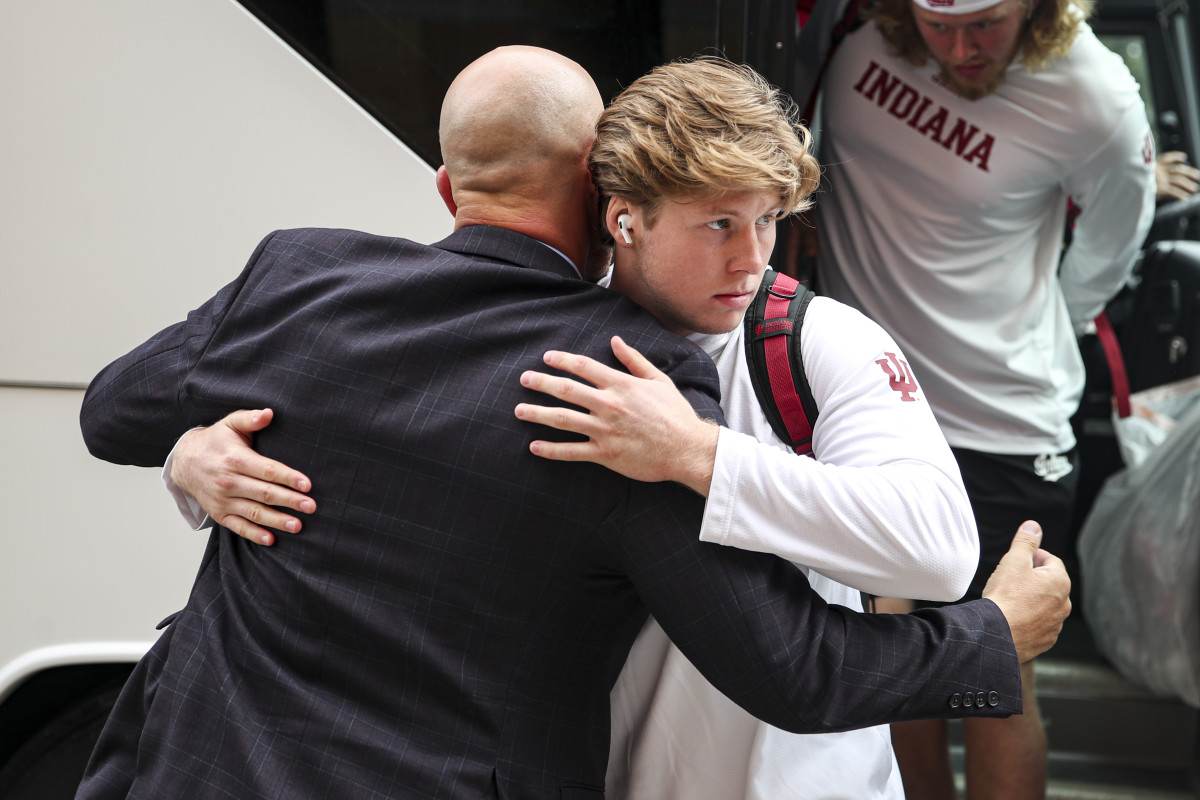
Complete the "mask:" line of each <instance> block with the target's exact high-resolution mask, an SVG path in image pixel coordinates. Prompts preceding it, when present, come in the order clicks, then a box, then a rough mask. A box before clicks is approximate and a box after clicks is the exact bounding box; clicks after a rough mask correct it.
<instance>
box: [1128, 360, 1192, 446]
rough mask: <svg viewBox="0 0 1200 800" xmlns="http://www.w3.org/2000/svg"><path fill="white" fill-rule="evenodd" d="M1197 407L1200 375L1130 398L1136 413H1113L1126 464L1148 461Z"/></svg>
mask: <svg viewBox="0 0 1200 800" xmlns="http://www.w3.org/2000/svg"><path fill="white" fill-rule="evenodd" d="M1197 404H1200V375H1196V376H1195V377H1191V378H1187V379H1185V380H1182V381H1175V382H1173V383H1167V384H1163V385H1162V386H1155V387H1154V388H1152V389H1145V390H1143V391H1140V392H1136V393H1134V394H1131V395H1129V405H1130V410H1131V412H1132V413H1131V414H1130V415H1129V416H1128V417H1122V416H1120V415H1119V414H1118V413H1117V412H1116V411H1115V410H1114V411H1113V429H1114V430H1115V431H1116V434H1117V445H1118V446H1119V447H1120V450H1121V459H1122V460H1123V461H1124V462H1125V465H1126V466H1128V467H1135V466H1137V465H1138V464H1141V463H1142V462H1143V461H1145V460H1146V456H1148V455H1149V454H1150V452H1151V451H1152V450H1153V449H1154V448H1156V447H1158V446H1159V445H1160V444H1162V443H1163V442H1165V441H1166V439H1167V436H1168V435H1169V434H1170V433H1171V431H1173V430H1175V426H1176V424H1177V423H1178V420H1179V418H1180V417H1182V416H1183V415H1184V414H1186V413H1187V411H1188V409H1190V408H1192V407H1193V406H1195V405H1197Z"/></svg>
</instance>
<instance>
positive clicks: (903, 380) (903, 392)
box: [875, 353, 920, 403]
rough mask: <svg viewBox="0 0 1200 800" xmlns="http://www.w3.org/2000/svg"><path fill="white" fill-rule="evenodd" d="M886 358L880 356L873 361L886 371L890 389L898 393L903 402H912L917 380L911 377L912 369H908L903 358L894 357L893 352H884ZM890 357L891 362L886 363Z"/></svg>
mask: <svg viewBox="0 0 1200 800" xmlns="http://www.w3.org/2000/svg"><path fill="white" fill-rule="evenodd" d="M884 355H885V356H887V358H881V359H879V360H878V361H876V362H875V363H876V364H878V365H879V366H880V367H881V368H882V369H883V371H884V372H886V373H887V376H888V381H889V385H890V386H891V387H892V391H895V392H899V393H900V399H901V400H902V401H903V402H905V403H912V402H914V401H915V400H916V399H917V398H915V397H913V392H915V391H917V389H918V388H920V387H918V386H917V382H916V381H915V380H914V379H913V376H912V370H911V369H909V366H908V362H907V361H904V360H903V359H899V358H896V354H895V353H884ZM888 359H891V363H890V364H889V363H888Z"/></svg>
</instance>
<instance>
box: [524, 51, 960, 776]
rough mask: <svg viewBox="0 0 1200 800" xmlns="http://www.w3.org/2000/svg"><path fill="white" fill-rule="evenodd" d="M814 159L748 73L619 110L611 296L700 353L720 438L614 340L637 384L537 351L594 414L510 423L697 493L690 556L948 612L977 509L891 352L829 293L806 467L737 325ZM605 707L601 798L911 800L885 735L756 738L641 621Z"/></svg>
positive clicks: (751, 723)
mask: <svg viewBox="0 0 1200 800" xmlns="http://www.w3.org/2000/svg"><path fill="white" fill-rule="evenodd" d="M807 148H808V135H807V131H805V130H804V129H803V127H801V126H799V125H798V123H797V121H796V111H795V108H794V105H793V104H792V103H791V101H790V100H787V99H785V98H783V97H781V96H780V94H779V92H778V91H777V90H775V89H774V88H773V87H771V86H770V85H769V84H767V83H766V81H764V80H763V79H762V78H761V76H759V75H757V74H755V73H754V72H753V70H750V69H749V68H747V67H739V66H735V65H731V64H728V63H725V62H720V61H713V60H700V61H697V62H690V63H675V64H670V65H667V66H664V67H660V68H658V69H655V70H653V71H652V72H651V73H649V74H648V75H646V76H644V77H643V78H641V79H640V80H639V81H637V82H636V83H634V84H633V85H632V86H630V87H629V89H627V90H626V91H625V92H623V93H622V94H621V95H619V96H618V97H617V98H616V99H615V100H614V101H613V102H612V104H611V105H610V106H609V107H608V108H607V109H606V110H605V112H604V115H603V116H602V117H601V119H600V124H599V126H598V129H597V141H596V146H595V148H594V149H593V151H592V156H591V165H592V172H593V175H594V176H595V180H596V185H597V188H598V189H599V190H600V192H601V193H602V194H603V195H605V196H607V197H608V198H610V199H609V201H608V204H607V209H606V215H605V220H606V222H607V225H608V228H609V230H610V232H611V233H612V234H613V236H614V242H615V256H614V270H613V276H612V283H611V285H612V287H613V288H614V289H618V290H619V291H621V292H622V293H624V294H625V295H627V296H628V297H631V298H633V299H634V300H636V301H637V302H638V303H639V304H640V305H642V306H643V307H645V308H647V309H649V310H650V311H651V312H652V313H654V315H655V316H656V317H658V318H659V319H660V320H662V321H664V322H665V323H666V324H667V325H668V326H669V327H671V328H672V329H673V330H675V331H676V332H678V333H683V334H686V335H689V338H691V339H692V340H693V341H695V342H696V343H698V344H700V345H701V347H703V348H704V350H705V351H706V352H707V353H708V354H709V355H710V356H711V357H712V358H713V361H714V362H715V363H716V365H717V372H718V375H719V376H720V380H721V397H722V399H721V406H722V410H723V411H724V413H725V418H726V425H727V426H728V427H722V428H719V429H718V428H717V427H716V426H714V425H706V424H705V423H704V422H703V421H702V420H699V419H697V418H696V416H695V415H694V414H689V413H687V409H686V405H685V404H684V401H683V398H682V397H681V396H679V395H678V394H677V393H675V392H674V391H673V388H672V387H671V384H670V381H669V380H668V379H666V378H665V376H663V375H662V374H661V373H659V372H658V371H657V370H655V369H654V368H653V367H652V366H650V365H649V364H648V363H647V362H646V361H645V360H644V359H641V358H640V357H638V356H637V355H636V354H635V353H632V352H631V351H630V350H629V348H627V347H624V346H623V345H622V344H618V345H617V350H618V353H619V354H620V355H621V356H622V360H623V361H624V362H625V363H626V365H628V366H629V367H630V369H631V370H632V371H633V373H634V376H630V375H626V374H623V373H620V372H617V371H615V370H611V369H609V368H607V367H604V366H602V365H600V364H598V363H596V362H594V361H591V360H590V359H584V358H582V357H576V356H571V355H568V354H563V353H553V354H551V355H550V356H548V358H547V363H549V364H550V365H551V366H554V367H558V368H560V369H565V370H568V371H570V372H573V373H574V374H576V375H578V376H580V377H582V378H584V379H586V380H587V381H588V383H590V384H591V385H592V386H594V387H596V389H594V390H592V389H588V388H586V387H584V386H582V385H580V384H577V383H575V382H574V381H570V380H568V379H565V378H551V377H549V376H544V375H539V374H536V373H532V374H529V375H527V376H526V377H525V381H526V385H528V386H531V387H533V388H538V389H541V390H543V391H548V392H550V393H551V394H552V395H554V396H556V397H558V398H560V399H564V400H569V401H570V402H572V403H576V404H580V405H583V406H585V407H587V408H588V409H589V411H590V413H589V414H577V413H573V412H567V411H564V410H563V409H560V408H541V407H534V406H531V405H524V406H521V407H519V408H518V414H519V416H521V417H523V418H526V419H530V420H534V421H539V422H543V423H546V424H550V425H553V426H555V427H559V428H563V429H566V430H571V431H574V432H577V433H583V434H586V435H587V436H589V441H588V442H587V443H585V444H555V443H551V442H544V441H539V442H535V443H534V452H536V453H538V454H539V455H542V456H544V457H550V458H562V459H568V460H575V459H586V460H590V461H596V462H597V463H600V464H604V465H605V466H608V467H610V468H613V469H616V470H617V471H619V472H622V473H624V474H626V475H630V476H633V477H639V478H643V479H648V480H664V479H665V480H675V481H678V482H681V483H684V484H686V485H688V486H691V487H692V488H693V489H695V490H696V491H697V492H699V493H700V494H703V495H705V496H706V497H707V498H708V501H707V504H706V508H705V515H704V524H703V527H702V528H701V532H700V538H701V539H702V540H705V541H710V542H715V543H719V544H723V545H728V546H736V547H740V548H744V549H752V550H760V551H766V552H771V553H775V554H777V555H782V556H784V557H786V558H789V559H791V560H792V561H793V562H795V563H797V564H798V565H800V568H801V569H802V570H804V572H805V574H806V575H807V577H808V579H809V581H810V583H811V584H812V586H813V587H814V589H816V590H817V591H818V592H820V594H821V595H822V596H823V597H824V598H825V599H826V600H828V601H829V602H831V603H837V604H839V605H843V606H847V607H850V608H855V609H861V608H862V600H861V595H860V591H859V590H864V591H867V592H870V593H873V594H892V593H896V592H897V591H898V590H899V591H900V592H901V593H904V592H907V593H913V594H918V595H919V596H921V597H927V598H937V599H943V600H950V599H956V598H957V597H958V596H959V595H961V593H962V592H963V591H964V590H965V588H966V584H967V581H968V580H969V577H970V573H971V569H972V565H973V564H974V562H975V560H976V559H977V557H978V556H977V551H976V537H975V531H974V525H973V521H972V517H971V513H970V507H969V504H968V503H967V500H966V495H965V492H964V491H963V489H962V486H961V483H960V480H959V477H958V471H957V467H956V465H955V463H954V459H953V456H952V455H951V453H950V451H949V448H948V447H947V445H946V443H945V440H944V438H943V437H942V435H941V433H940V432H939V430H938V428H937V424H936V422H935V421H934V419H933V415H932V413H931V412H930V410H929V406H928V404H927V403H926V402H925V398H924V395H923V393H922V392H921V390H920V388H919V386H918V385H916V384H915V383H914V384H912V386H911V389H912V391H907V387H906V386H902V385H900V384H898V383H897V382H896V381H895V380H894V379H893V376H892V375H891V374H889V372H888V371H887V370H888V369H889V368H891V367H892V366H893V365H895V364H903V363H904V361H905V357H904V354H903V352H902V351H900V349H899V348H897V347H896V345H895V342H894V341H893V340H892V339H891V337H889V336H888V335H887V334H886V333H884V331H883V330H882V329H881V328H880V327H879V326H878V325H875V324H874V323H872V322H870V321H869V320H867V319H866V318H865V317H863V316H862V315H861V314H859V313H858V312H856V311H854V310H852V309H850V308H848V307H846V306H844V305H842V304H840V303H837V302H835V301H832V300H830V299H828V298H822V297H818V298H815V299H814V300H813V301H812V303H811V304H810V305H809V308H808V311H807V313H806V317H805V323H804V327H803V330H802V339H801V344H802V350H803V355H804V367H805V373H806V375H807V377H808V379H809V382H810V385H811V387H812V390H813V393H814V397H815V398H816V400H817V403H818V406H819V407H820V409H821V413H820V416H819V418H818V420H817V423H816V426H815V429H814V438H813V444H814V451H813V452H814V456H815V459H810V458H801V457H798V456H796V455H794V454H792V453H790V452H788V448H787V447H786V445H785V444H784V443H783V442H782V441H780V440H779V439H778V438H777V437H776V436H775V434H774V433H773V432H772V430H771V427H770V423H769V422H768V420H767V417H766V415H765V414H764V412H763V411H762V408H761V406H760V405H759V403H758V401H757V399H756V398H755V394H754V390H753V387H752V384H751V380H750V369H749V366H748V364H747V357H746V342H745V340H744V331H743V325H742V319H743V316H744V314H745V312H746V310H747V306H748V304H749V302H750V301H751V299H752V298H753V297H754V296H755V294H756V292H757V289H758V285H759V282H760V281H761V279H762V276H763V272H764V270H765V268H766V264H767V258H768V257H769V255H770V253H771V252H772V248H773V246H774V228H775V221H776V218H778V217H779V216H781V215H782V212H783V211H785V210H787V208H788V204H787V203H786V202H785V201H783V200H781V197H780V192H779V190H778V188H777V187H778V186H781V185H787V182H788V176H789V175H790V174H791V173H792V172H793V171H794V170H795V169H796V167H797V165H801V166H804V167H809V168H811V158H810V157H809V156H808V153H807ZM881 362H882V364H881ZM635 376H636V377H635ZM901 587H903V588H901ZM696 588H697V591H713V589H712V588H711V587H696ZM612 706H613V746H612V749H611V752H610V759H609V773H608V783H607V788H608V792H609V794H610V795H611V796H614V797H618V798H640V797H655V798H678V799H679V800H684V798H687V799H688V800H706V799H711V800H719V798H728V797H743V798H748V799H750V798H761V799H762V800H767V799H768V798H773V799H778V798H793V799H794V800H823V799H824V800H833V798H841V797H854V798H888V800H900V799H901V798H903V796H904V792H903V787H902V785H901V779H900V774H899V770H898V769H897V768H896V765H895V761H894V759H893V757H892V750H891V745H890V741H889V737H888V731H887V729H886V728H884V727H880V728H868V729H863V730H856V731H846V732H841V733H832V734H823V735H819V736H811V735H805V736H798V735H794V734H789V733H787V732H785V731H781V730H779V729H778V728H774V727H772V726H770V725H767V724H765V723H762V722H760V721H758V720H756V719H754V718H753V717H752V716H750V715H749V714H747V713H746V712H745V711H743V710H741V709H740V708H738V707H737V706H736V705H734V704H733V703H731V702H730V701H729V700H727V699H726V698H725V697H723V696H722V695H720V694H719V693H718V692H717V691H716V690H715V689H713V687H712V686H711V685H710V684H709V683H708V682H707V681H706V680H705V679H704V677H703V675H702V674H701V673H700V672H699V671H698V670H696V668H695V667H694V666H692V665H691V664H690V663H689V662H688V660H687V659H686V658H685V657H684V656H683V655H682V654H681V653H680V652H679V650H678V649H676V648H675V647H674V646H672V645H671V643H670V642H669V641H668V639H667V637H666V635H665V634H664V633H663V631H662V629H661V628H660V627H659V626H658V625H657V624H656V623H655V622H654V621H653V620H651V621H650V622H649V623H648V624H647V626H646V627H645V628H644V629H643V631H642V633H641V634H640V636H639V638H638V640H637V642H636V643H635V645H634V648H633V650H632V652H631V654H630V658H629V660H628V661H627V662H626V665H625V669H624V671H623V672H622V674H621V677H620V679H619V680H618V682H617V685H616V688H615V689H614V691H613V703H612Z"/></svg>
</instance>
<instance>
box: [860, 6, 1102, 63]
mask: <svg viewBox="0 0 1200 800" xmlns="http://www.w3.org/2000/svg"><path fill="white" fill-rule="evenodd" d="M1030 2H1031V0H1021V5H1022V7H1024V8H1025V10H1026V11H1027V12H1028V10H1029V5H1030ZM1093 5H1094V3H1093V0H1040V2H1039V3H1038V4H1037V7H1036V8H1035V9H1034V12H1033V16H1032V17H1031V18H1030V19H1029V21H1028V23H1026V25H1025V28H1024V30H1022V31H1021V37H1020V39H1019V40H1018V45H1017V57H1016V58H1015V59H1014V60H1015V61H1017V62H1018V63H1020V64H1021V65H1022V66H1024V67H1025V68H1026V69H1028V70H1030V71H1031V72H1032V71H1035V70H1038V69H1041V68H1042V67H1045V66H1046V65H1047V64H1050V63H1051V62H1053V61H1056V60H1058V59H1059V58H1062V57H1063V56H1065V55H1066V54H1067V51H1068V50H1070V49H1071V45H1072V44H1073V43H1074V42H1075V35H1076V34H1077V33H1078V32H1079V23H1081V22H1083V21H1084V20H1086V19H1087V18H1088V17H1089V16H1091V14H1092V7H1093ZM864 16H865V17H866V18H867V19H870V20H873V21H874V22H875V24H876V25H877V26H878V27H879V32H880V33H881V34H883V38H884V41H886V42H887V43H888V45H889V46H890V47H891V51H892V55H894V56H897V57H899V58H903V59H905V60H907V61H908V62H909V63H911V64H913V65H915V66H918V67H919V66H922V65H923V64H924V63H925V61H926V59H927V58H929V48H927V47H926V46H925V40H924V39H922V38H921V32H920V31H919V30H917V24H916V22H915V21H914V20H913V15H912V0H875V2H873V3H872V4H871V5H870V7H869V8H867V10H866V11H865V12H864Z"/></svg>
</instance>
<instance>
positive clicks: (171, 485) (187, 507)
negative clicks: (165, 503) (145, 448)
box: [162, 428, 216, 531]
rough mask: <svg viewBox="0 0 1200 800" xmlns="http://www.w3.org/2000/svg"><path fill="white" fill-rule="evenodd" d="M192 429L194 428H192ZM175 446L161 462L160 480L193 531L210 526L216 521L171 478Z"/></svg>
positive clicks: (176, 444)
mask: <svg viewBox="0 0 1200 800" xmlns="http://www.w3.org/2000/svg"><path fill="white" fill-rule="evenodd" d="M192 430H196V429H195V428H193V429H192ZM178 446H179V442H176V443H175V447H178ZM175 447H172V448H171V452H170V453H168V454H167V460H166V462H164V463H163V471H162V482H163V486H165V487H166V489H167V494H169V495H171V499H173V500H174V501H175V507H176V508H178V509H179V514H180V516H182V517H183V520H184V522H186V523H187V524H188V525H190V526H191V527H192V530H194V531H200V530H204V529H205V528H211V527H213V525H215V524H216V523H215V522H214V521H213V518H212V517H210V516H208V515H207V514H205V513H204V509H203V508H201V507H200V504H199V503H197V502H196V499H195V498H194V497H192V496H191V495H190V494H188V493H186V492H185V491H183V489H180V488H179V485H178V484H177V483H175V481H173V480H171V464H172V463H173V462H174V460H175Z"/></svg>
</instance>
